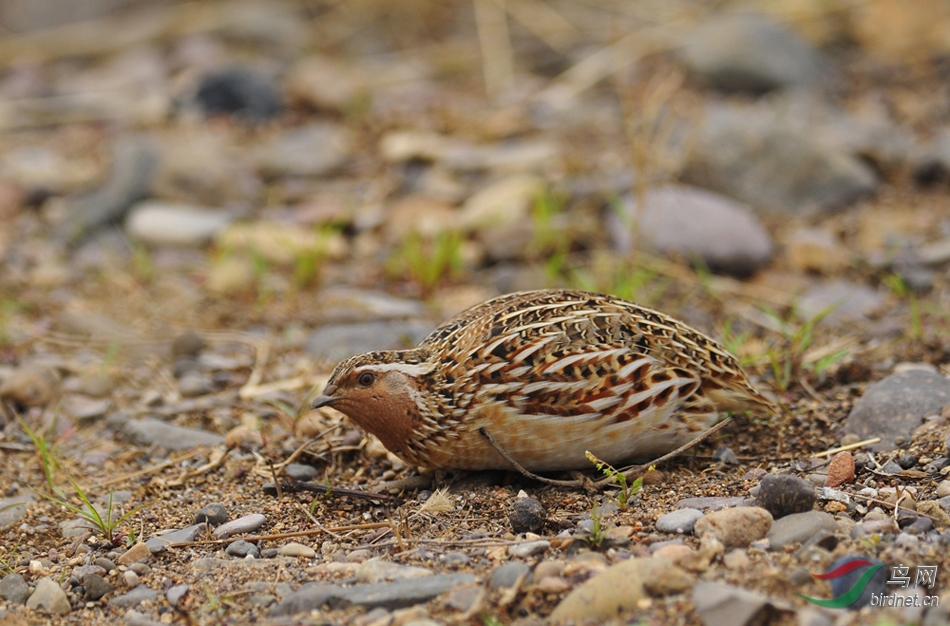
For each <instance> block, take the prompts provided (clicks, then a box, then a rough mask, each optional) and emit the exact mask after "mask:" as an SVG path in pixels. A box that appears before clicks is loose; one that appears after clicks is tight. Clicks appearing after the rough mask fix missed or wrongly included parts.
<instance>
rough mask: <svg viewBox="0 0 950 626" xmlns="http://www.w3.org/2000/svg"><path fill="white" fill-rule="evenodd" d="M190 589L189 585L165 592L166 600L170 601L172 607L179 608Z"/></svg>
mask: <svg viewBox="0 0 950 626" xmlns="http://www.w3.org/2000/svg"><path fill="white" fill-rule="evenodd" d="M190 589H191V587H190V586H189V585H174V586H172V587H169V588H168V591H166V592H165V599H166V600H168V604H170V605H171V606H178V603H179V602H181V599H182V598H184V597H185V594H186V593H188V591H189V590H190Z"/></svg>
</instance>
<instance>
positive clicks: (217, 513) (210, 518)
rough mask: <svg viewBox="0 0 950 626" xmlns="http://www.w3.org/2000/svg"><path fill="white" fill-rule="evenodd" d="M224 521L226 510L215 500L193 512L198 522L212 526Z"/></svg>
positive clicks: (226, 515) (226, 518) (226, 519)
mask: <svg viewBox="0 0 950 626" xmlns="http://www.w3.org/2000/svg"><path fill="white" fill-rule="evenodd" d="M288 467H289V466H288ZM285 471H286V470H285ZM226 521H228V510H227V509H226V508H225V507H224V505H223V504H218V503H217V502H215V503H213V504H209V505H207V506H203V507H201V509H199V510H198V512H197V513H195V522H197V523H199V524H202V523H204V522H207V523H209V524H211V525H212V526H218V525H220V524H223V523H225V522H226Z"/></svg>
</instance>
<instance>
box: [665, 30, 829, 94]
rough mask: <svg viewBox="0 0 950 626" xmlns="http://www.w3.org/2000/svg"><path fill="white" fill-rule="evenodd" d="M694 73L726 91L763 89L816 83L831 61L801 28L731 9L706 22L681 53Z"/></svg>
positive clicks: (756, 91) (691, 36) (809, 85)
mask: <svg viewBox="0 0 950 626" xmlns="http://www.w3.org/2000/svg"><path fill="white" fill-rule="evenodd" d="M681 56H682V59H683V61H684V62H685V63H686V65H687V67H688V68H689V69H690V70H691V71H692V72H694V73H696V74H698V75H699V76H701V77H703V78H704V79H706V80H707V81H709V82H710V83H712V84H713V85H714V86H716V87H718V88H719V89H722V90H725V91H743V92H751V93H763V92H766V91H771V90H773V89H779V88H787V87H811V86H815V84H816V83H819V82H820V81H821V80H822V78H823V77H824V76H825V75H826V73H827V66H826V64H825V63H824V62H823V61H822V59H821V58H820V56H819V54H818V53H817V52H816V51H815V49H814V48H813V47H812V46H811V44H810V43H809V42H808V41H807V40H806V39H805V38H804V37H802V36H801V35H799V34H798V33H797V32H795V30H793V29H792V28H789V27H788V26H786V25H785V24H783V23H781V22H778V21H776V20H775V19H773V18H771V17H769V16H766V15H762V14H758V13H731V14H725V15H721V16H718V17H714V18H712V19H710V20H707V21H704V22H703V23H702V25H701V26H700V27H699V28H697V29H695V30H694V31H692V32H691V33H690V34H689V35H688V36H687V39H686V45H685V46H684V47H683V49H682V53H681Z"/></svg>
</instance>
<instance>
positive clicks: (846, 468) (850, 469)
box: [827, 450, 854, 487]
mask: <svg viewBox="0 0 950 626" xmlns="http://www.w3.org/2000/svg"><path fill="white" fill-rule="evenodd" d="M852 480H854V457H853V456H851V453H850V452H848V451H847V450H844V451H842V452H839V453H838V454H836V455H834V456H833V457H832V458H831V462H830V463H829V464H828V481H827V485H828V486H829V487H838V486H839V485H844V484H847V483H850V482H851V481H852Z"/></svg>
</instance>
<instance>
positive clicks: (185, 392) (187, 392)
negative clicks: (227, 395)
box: [178, 370, 214, 398]
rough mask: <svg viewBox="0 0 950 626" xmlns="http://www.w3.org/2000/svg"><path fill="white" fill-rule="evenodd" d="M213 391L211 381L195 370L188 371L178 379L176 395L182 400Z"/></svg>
mask: <svg viewBox="0 0 950 626" xmlns="http://www.w3.org/2000/svg"><path fill="white" fill-rule="evenodd" d="M212 391H214V385H213V384H212V383H211V379H210V378H209V377H208V376H206V375H204V374H202V373H201V372H198V371H195V370H188V371H186V372H184V373H183V374H182V375H181V378H179V379H178V393H179V394H181V397H182V398H197V397H198V396H206V395H208V394H209V393H211V392H212Z"/></svg>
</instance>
